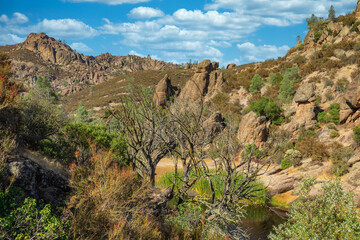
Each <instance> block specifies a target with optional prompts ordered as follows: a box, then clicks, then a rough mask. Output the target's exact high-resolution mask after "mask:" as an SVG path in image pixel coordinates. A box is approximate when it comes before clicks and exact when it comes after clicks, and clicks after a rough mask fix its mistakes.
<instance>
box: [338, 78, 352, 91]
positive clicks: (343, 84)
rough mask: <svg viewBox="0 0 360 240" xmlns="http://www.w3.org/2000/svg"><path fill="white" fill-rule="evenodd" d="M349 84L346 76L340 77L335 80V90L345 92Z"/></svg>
mask: <svg viewBox="0 0 360 240" xmlns="http://www.w3.org/2000/svg"><path fill="white" fill-rule="evenodd" d="M348 85H349V81H348V80H347V79H346V78H340V79H338V80H337V81H336V84H335V91H337V92H345V90H346V89H347V87H348Z"/></svg>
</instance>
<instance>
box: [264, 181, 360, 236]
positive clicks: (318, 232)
mask: <svg viewBox="0 0 360 240" xmlns="http://www.w3.org/2000/svg"><path fill="white" fill-rule="evenodd" d="M314 184H315V180H314V179H306V180H304V181H302V182H301V185H300V190H299V191H298V192H297V195H298V199H297V201H294V203H293V204H292V205H291V208H290V211H289V213H288V217H289V219H288V220H287V221H286V222H285V223H283V224H281V225H279V226H277V227H275V228H274V232H272V233H271V234H270V235H269V238H270V239H272V240H275V239H276V240H278V239H323V240H330V239H344V240H350V239H351V240H352V239H359V238H360V214H359V212H358V210H357V209H356V205H355V204H354V199H353V196H352V195H351V194H350V193H348V192H344V190H343V188H342V186H341V184H340V183H339V182H328V183H324V184H323V186H322V190H321V193H320V194H319V195H316V196H315V198H313V196H311V195H310V194H309V193H310V190H311V188H312V186H313V185H314Z"/></svg>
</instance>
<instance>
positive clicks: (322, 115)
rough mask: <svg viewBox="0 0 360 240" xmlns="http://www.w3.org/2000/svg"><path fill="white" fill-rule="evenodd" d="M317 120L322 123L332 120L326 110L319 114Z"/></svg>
mask: <svg viewBox="0 0 360 240" xmlns="http://www.w3.org/2000/svg"><path fill="white" fill-rule="evenodd" d="M317 120H318V121H319V122H320V123H328V122H329V121H330V117H329V116H328V115H327V113H326V112H321V113H319V114H318V115H317Z"/></svg>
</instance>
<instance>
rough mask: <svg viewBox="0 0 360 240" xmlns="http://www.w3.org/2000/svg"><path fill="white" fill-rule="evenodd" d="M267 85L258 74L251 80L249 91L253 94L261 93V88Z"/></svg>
mask: <svg viewBox="0 0 360 240" xmlns="http://www.w3.org/2000/svg"><path fill="white" fill-rule="evenodd" d="M264 85H265V83H264V81H263V80H262V78H261V76H260V75H259V74H256V75H255V76H254V77H253V78H252V79H251V84H250V88H249V91H250V93H251V94H256V93H260V90H261V88H262V87H263V86H264Z"/></svg>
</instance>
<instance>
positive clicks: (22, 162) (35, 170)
mask: <svg viewBox="0 0 360 240" xmlns="http://www.w3.org/2000/svg"><path fill="white" fill-rule="evenodd" d="M6 168H7V175H8V177H9V178H11V179H12V186H14V187H19V188H21V189H22V190H23V191H24V193H25V196H27V197H32V198H35V199H39V200H40V199H41V200H43V201H44V202H45V203H59V202H61V201H63V200H65V198H66V196H67V194H68V193H69V191H70V185H69V181H68V179H67V178H66V177H65V176H63V175H62V174H61V173H58V172H56V171H52V170H50V169H46V168H43V167H42V166H41V165H39V164H38V163H35V162H33V161H31V160H29V159H26V158H23V157H20V156H13V157H11V158H10V159H9V160H8V163H7V166H6Z"/></svg>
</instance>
